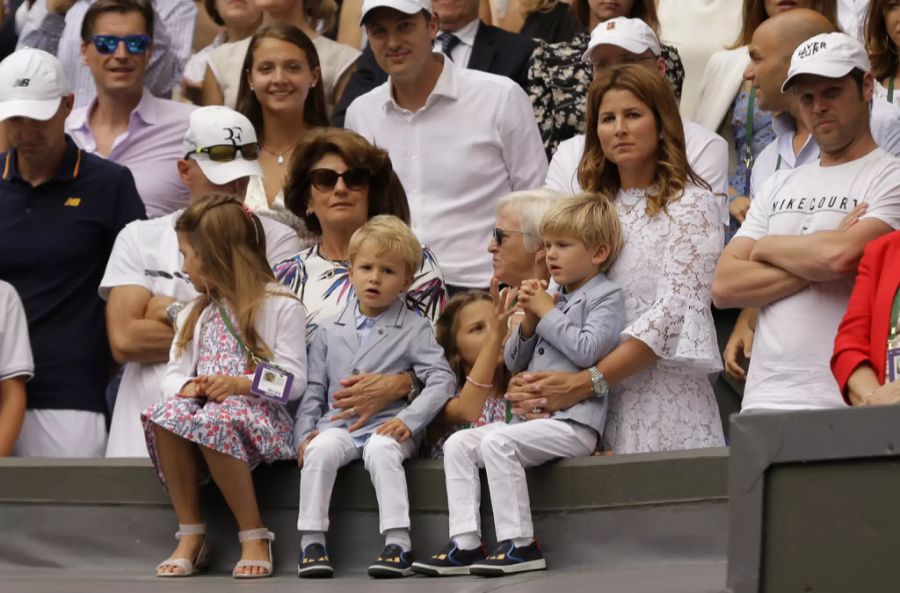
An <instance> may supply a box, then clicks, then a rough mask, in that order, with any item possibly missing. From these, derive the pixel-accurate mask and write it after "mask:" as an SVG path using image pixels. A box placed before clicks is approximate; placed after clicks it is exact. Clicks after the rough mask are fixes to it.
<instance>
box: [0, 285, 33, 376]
mask: <svg viewBox="0 0 900 593" xmlns="http://www.w3.org/2000/svg"><path fill="white" fill-rule="evenodd" d="M32 376H34V358H33V357H32V355H31V341H30V340H29V338H28V321H27V320H26V319H25V308H24V307H23V306H22V299H20V298H19V293H17V292H16V289H15V288H13V286H12V284H9V283H8V282H4V281H3V280H0V381H5V380H6V379H12V378H14V377H19V378H21V379H25V380H26V381H27V380H28V379H30V378H31V377H32Z"/></svg>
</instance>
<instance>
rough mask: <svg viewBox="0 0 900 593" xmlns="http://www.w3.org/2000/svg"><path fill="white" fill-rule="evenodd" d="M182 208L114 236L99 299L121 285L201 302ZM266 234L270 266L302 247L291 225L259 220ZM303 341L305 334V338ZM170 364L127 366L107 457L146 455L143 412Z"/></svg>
mask: <svg viewBox="0 0 900 593" xmlns="http://www.w3.org/2000/svg"><path fill="white" fill-rule="evenodd" d="M182 212H183V210H179V211H177V212H173V213H172V214H168V215H166V216H161V217H160V218H153V219H150V220H136V221H134V222H132V223H129V224H128V226H126V227H125V228H124V229H122V231H121V232H120V233H119V236H118V237H117V238H116V243H115V245H114V246H113V250H112V253H111V254H110V257H109V262H108V263H107V264H106V272H105V273H104V274H103V280H101V282H100V296H101V297H102V298H103V299H104V300H106V299H107V298H108V297H109V292H110V290H112V289H113V288H115V287H117V286H142V287H144V288H146V289H147V290H149V291H150V292H151V293H152V294H153V295H154V296H167V297H172V298H174V299H176V300H178V301H180V302H183V303H186V302H188V301H192V300H193V299H195V298H197V296H198V294H197V291H196V290H194V285H193V284H191V283H190V280H188V278H187V277H186V276H185V274H184V273H183V272H182V271H181V265H182V258H181V254H180V253H179V252H178V235H177V233H176V232H175V221H177V220H178V217H180V216H181V214H182ZM260 221H261V222H262V224H263V229H264V231H265V234H266V258H267V259H268V260H269V265H274V264H275V263H277V262H279V261H281V260H283V259H287V258H288V257H291V256H293V255H295V254H296V253H297V252H299V251H300V250H301V249H302V244H301V243H300V239H299V238H298V237H297V233H296V232H294V230H293V229H292V228H290V227H289V226H287V225H285V224H282V223H280V222H277V221H274V220H272V219H269V218H266V217H264V216H261V217H260ZM301 339H302V336H301ZM165 371H166V363H165V362H160V363H140V362H129V363H126V364H125V371H124V373H123V374H122V382H121V383H120V385H119V394H118V397H117V398H116V405H115V408H114V409H113V417H112V423H111V424H110V428H109V440H108V442H107V445H106V456H107V457H147V446H146V443H145V440H144V430H143V428H142V427H141V418H140V415H141V412H143V411H144V410H146V409H147V408H148V407H149V406H150V405H152V404H155V403H156V402H158V401H161V400H162V397H163V395H162V392H161V391H160V385H161V384H162V379H163V376H164V375H165Z"/></svg>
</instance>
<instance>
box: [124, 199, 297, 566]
mask: <svg viewBox="0 0 900 593" xmlns="http://www.w3.org/2000/svg"><path fill="white" fill-rule="evenodd" d="M175 230H176V232H177V233H178V245H179V250H180V251H181V253H182V254H183V255H184V265H183V267H184V272H185V273H186V274H187V275H188V276H189V277H190V279H191V282H192V283H193V285H194V286H195V287H196V289H197V291H198V292H199V293H200V296H199V297H198V298H197V299H196V300H195V301H194V302H193V303H191V305H189V306H188V307H187V308H185V310H184V311H182V312H181V313H180V314H179V316H178V322H177V333H176V337H175V341H174V343H173V344H172V351H171V356H170V359H169V366H168V368H167V369H166V376H165V379H164V380H163V383H162V389H163V392H164V393H165V395H166V396H167V399H166V400H165V401H163V402H160V403H157V404H154V405H153V406H151V407H150V408H148V409H147V410H146V411H145V412H144V413H143V414H142V415H141V419H142V421H143V423H144V432H145V434H146V437H147V449H148V450H149V452H150V459H151V460H152V461H153V463H154V465H155V466H156V469H157V472H158V474H159V477H160V479H161V480H162V481H163V483H164V484H165V485H166V487H167V489H168V492H169V496H170V497H171V499H172V506H173V507H174V508H175V514H176V515H177V516H178V523H179V526H178V533H177V534H176V537H177V538H178V540H179V543H178V547H177V548H176V549H175V551H174V552H173V553H172V556H171V557H170V558H168V559H167V560H164V561H163V562H162V563H161V564H160V565H159V566H158V567H157V568H156V575H157V576H160V577H185V576H191V575H192V574H194V572H196V571H198V570H200V569H201V568H203V566H204V565H205V564H206V561H207V545H206V525H205V524H204V523H203V519H202V514H201V511H200V497H199V488H200V484H202V483H203V482H205V481H207V480H208V479H209V477H210V475H211V476H212V479H213V480H214V481H215V482H216V485H217V486H218V487H219V490H220V491H221V492H222V496H223V497H224V498H225V501H226V502H227V503H228V508H229V509H231V512H232V514H233V515H234V518H235V521H236V522H237V525H238V528H239V530H240V533H239V534H238V535H239V540H240V542H241V548H242V550H241V560H240V561H239V562H238V563H237V565H236V566H235V568H234V572H233V575H234V577H235V578H260V577H268V576H271V575H272V544H271V541H272V540H273V539H275V537H274V535H273V534H272V533H271V532H270V531H269V530H267V529H266V528H265V527H263V524H262V519H261V517H260V514H259V506H258V505H257V503H256V494H255V492H254V488H253V479H252V477H251V475H250V472H251V470H252V469H253V468H254V467H256V466H257V465H259V464H260V463H262V462H265V463H271V462H273V461H275V460H278V459H291V458H293V457H294V448H293V437H294V435H293V429H294V422H293V420H292V418H291V416H290V414H289V413H288V411H287V409H286V407H285V404H286V403H287V402H288V401H293V400H297V399H299V398H300V396H301V395H303V391H304V389H305V388H306V347H305V345H304V344H303V342H302V341H300V342H299V343H298V340H297V336H298V335H303V333H304V332H305V331H306V316H305V313H304V310H303V305H302V304H301V303H300V302H299V301H298V300H297V299H296V298H295V297H294V295H293V294H291V293H290V292H288V291H287V290H285V289H284V288H283V287H282V286H280V285H278V284H276V283H275V278H274V276H273V275H272V272H271V270H270V269H269V266H268V264H267V263H266V250H265V242H266V241H265V238H266V237H265V233H264V232H263V228H262V224H261V223H260V221H259V219H258V218H257V217H256V216H254V215H253V214H252V213H250V212H248V211H247V210H245V209H244V206H243V204H241V202H240V200H238V199H237V198H235V197H234V196H218V195H213V196H207V197H205V198H203V199H201V200H199V201H197V202H196V203H193V204H191V205H190V206H189V207H188V208H187V210H185V211H184V214H182V215H181V217H180V218H179V219H178V221H177V222H176V224H175ZM279 377H280V378H281V379H282V381H283V383H282V385H281V392H280V393H278V394H277V395H280V396H282V397H281V399H270V398H268V397H267V398H262V397H260V393H261V391H260V389H262V390H263V391H262V392H266V393H268V395H269V396H274V395H276V394H274V393H271V392H269V391H267V390H266V388H265V387H264V385H266V384H270V385H272V384H274V383H275V382H276V380H277V379H278V378H279ZM288 377H291V379H290V380H288ZM264 381H265V383H264Z"/></svg>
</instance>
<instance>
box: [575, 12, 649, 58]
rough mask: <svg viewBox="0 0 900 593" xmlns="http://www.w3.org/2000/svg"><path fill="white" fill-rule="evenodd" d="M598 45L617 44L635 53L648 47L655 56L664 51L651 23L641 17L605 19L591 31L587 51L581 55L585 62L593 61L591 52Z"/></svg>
mask: <svg viewBox="0 0 900 593" xmlns="http://www.w3.org/2000/svg"><path fill="white" fill-rule="evenodd" d="M598 45H615V46H616V47H621V48H622V49H624V50H626V51H628V52H631V53H633V54H642V53H644V52H645V51H647V50H648V49H649V50H650V51H651V52H653V55H654V56H659V55H660V54H661V53H662V48H661V47H660V46H659V38H658V37H657V36H656V33H654V32H653V29H651V28H650V25H648V24H647V23H645V22H644V21H642V20H641V19H630V18H627V17H624V16H617V17H616V18H614V19H609V20H608V21H603V22H602V23H600V24H599V25H597V26H596V27H594V30H593V31H591V40H590V42H589V43H588V48H587V51H586V52H584V55H583V56H581V59H582V60H584V61H585V62H590V61H591V53H593V51H594V48H596V47H597V46H598Z"/></svg>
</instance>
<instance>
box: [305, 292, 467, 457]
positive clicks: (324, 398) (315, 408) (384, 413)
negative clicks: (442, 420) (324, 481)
mask: <svg viewBox="0 0 900 593" xmlns="http://www.w3.org/2000/svg"><path fill="white" fill-rule="evenodd" d="M355 311H356V299H350V300H348V301H347V304H346V305H345V306H344V309H343V310H342V311H341V313H340V315H338V316H337V317H334V318H331V319H329V320H327V321H325V322H323V323H322V325H321V326H319V329H318V331H316V334H315V337H314V338H313V343H312V345H311V346H310V349H309V355H308V357H307V358H308V364H307V368H308V369H309V370H308V374H307V388H306V392H305V393H304V394H303V398H302V399H301V400H300V406H299V407H298V409H297V414H296V416H295V420H294V439H295V441H294V442H295V443H297V444H298V445H299V443H301V442H302V441H303V440H304V439H306V437H307V436H308V435H309V433H310V432H312V430H313V428H314V427H315V428H316V429H317V430H324V429H326V428H331V427H344V428H347V427H349V426H350V425H351V424H353V423H354V422H356V420H355V419H351V420H337V421H335V420H332V416H333V415H334V414H336V413H338V412H340V411H341V410H340V409H338V408H335V407H334V406H333V400H332V396H333V395H334V392H336V391H339V390H340V389H341V384H340V381H341V379H345V378H347V377H349V376H350V375H358V374H360V373H384V374H396V373H404V372H406V371H409V370H412V371H414V372H415V374H416V378H417V379H418V380H419V382H420V383H421V384H422V389H421V391H420V392H419V395H418V397H416V398H415V399H414V400H413V401H412V403H410V402H408V401H407V400H406V399H403V400H399V401H394V402H391V404H390V405H388V406H387V407H386V408H385V409H383V410H381V411H380V412H379V413H378V414H376V415H375V416H373V417H372V418H370V419H369V422H368V423H367V424H366V425H365V426H363V427H362V428H360V429H358V430H356V431H355V432H353V436H354V437H364V436H367V435H369V434H371V433H373V432H374V431H375V429H376V428H378V426H380V425H381V424H383V423H384V422H385V421H387V420H390V419H391V418H394V417H396V418H399V419H400V420H402V421H403V423H404V424H406V426H408V427H409V429H410V430H411V431H412V432H413V435H415V434H417V433H419V432H421V431H422V429H424V428H425V427H426V426H427V425H428V423H429V422H431V420H432V419H433V418H434V417H435V416H436V415H437V414H438V412H440V411H441V409H442V408H443V407H444V404H445V403H446V402H447V400H448V399H450V397H452V396H453V395H454V394H455V393H456V376H455V375H454V374H453V371H451V370H450V365H448V364H447V360H446V359H445V358H444V350H443V349H442V348H441V347H440V346H439V345H438V343H437V341H436V340H435V338H434V331H433V330H432V329H431V322H430V321H429V320H428V319H427V318H425V317H422V316H420V315H417V314H416V313H414V312H412V311H410V310H409V309H408V308H407V307H406V305H405V304H404V302H403V301H402V300H400V299H397V301H396V302H395V303H394V304H393V305H392V306H391V308H390V309H388V310H387V311H385V312H384V313H383V314H382V315H381V316H380V317H379V318H378V320H377V321H376V322H375V326H374V327H373V328H372V329H371V330H370V331H369V333H368V335H367V336H366V337H365V339H364V340H363V342H362V343H360V341H359V334H358V333H357V330H356V316H355V314H354V313H355Z"/></svg>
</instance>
